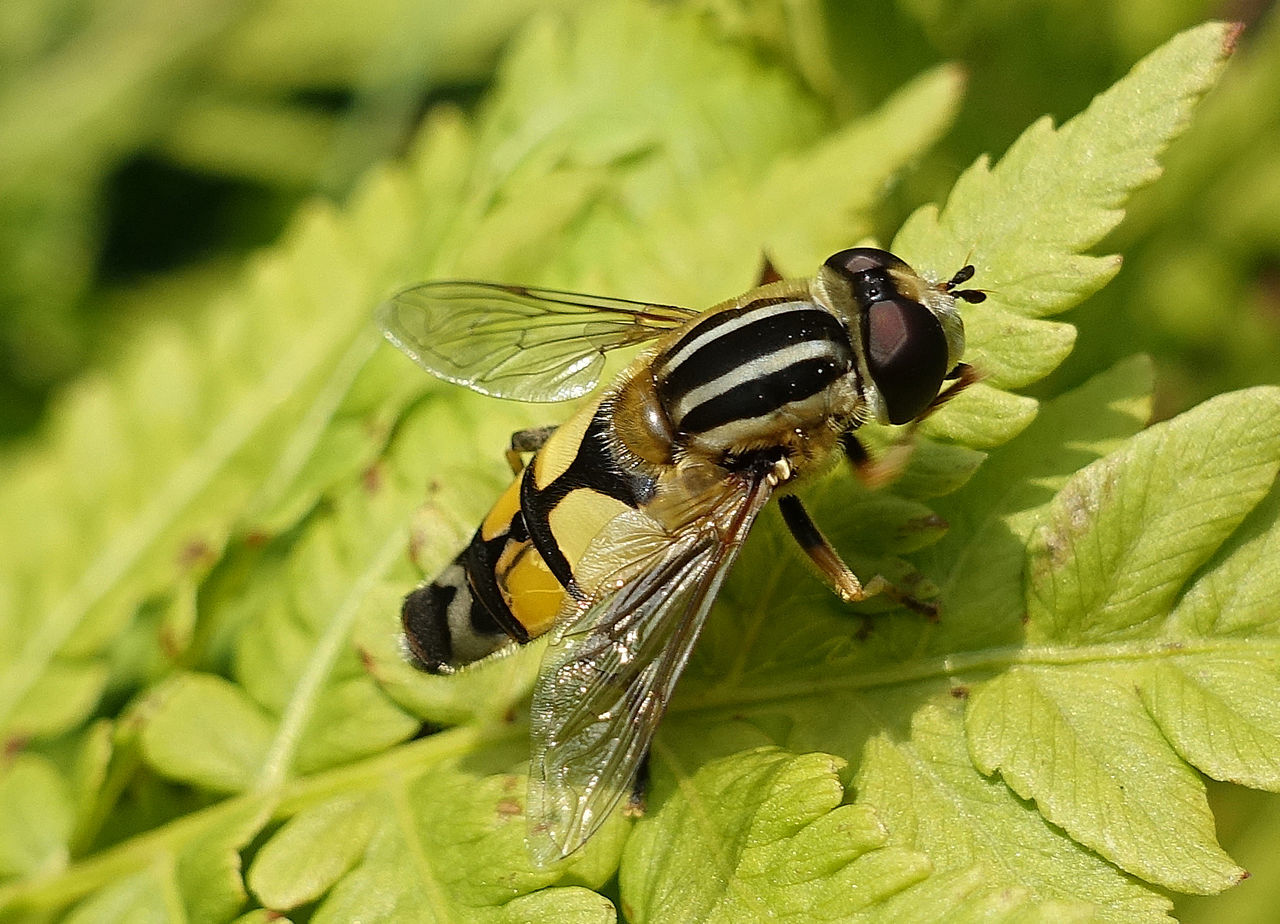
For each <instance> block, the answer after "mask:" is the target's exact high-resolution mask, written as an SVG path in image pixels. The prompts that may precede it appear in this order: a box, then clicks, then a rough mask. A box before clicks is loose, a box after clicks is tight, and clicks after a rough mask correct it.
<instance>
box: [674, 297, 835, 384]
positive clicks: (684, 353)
mask: <svg viewBox="0 0 1280 924" xmlns="http://www.w3.org/2000/svg"><path fill="white" fill-rule="evenodd" d="M813 310H815V306H814V304H813V302H780V303H779V304H776V305H760V306H759V307H757V308H752V309H751V310H750V311H746V312H743V313H742V314H741V315H740V316H738V317H736V318H734V319H733V320H732V321H725V322H724V323H723V324H719V325H717V326H716V327H713V328H712V329H711V330H706V331H702V332H701V333H699V334H698V336H696V337H694V338H693V340H691V341H689V342H688V343H686V344H685V345H684V346H683V347H681V348H680V351H679V352H678V353H676V354H674V355H672V356H668V357H667V360H666V362H664V363H663V364H662V366H663V368H662V370H661V373H662V375H663V376H670V375H671V374H672V373H673V372H675V371H676V369H678V368H679V367H680V365H681V364H682V363H683V362H684V361H685V360H687V359H688V358H689V357H690V356H692V355H693V354H694V353H696V352H697V351H698V350H699V349H701V348H702V347H704V346H706V345H707V344H708V343H710V342H711V341H713V340H715V339H716V338H718V337H723V336H724V335H725V334H730V333H733V332H734V331H735V330H737V329H738V328H740V327H745V326H746V325H748V324H750V323H752V322H753V321H758V320H760V318H762V317H767V316H770V315H775V314H786V313H788V312H791V311H813ZM817 310H820V309H817Z"/></svg>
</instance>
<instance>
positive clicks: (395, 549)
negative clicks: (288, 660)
mask: <svg viewBox="0 0 1280 924" xmlns="http://www.w3.org/2000/svg"><path fill="white" fill-rule="evenodd" d="M408 542H409V529H408V526H407V525H400V526H398V527H396V528H394V529H392V530H390V531H389V532H388V533H387V536H386V538H385V539H384V540H383V542H382V545H380V546H379V547H378V549H377V551H376V552H375V553H374V555H373V557H372V558H371V559H369V561H368V563H367V564H366V565H365V567H364V568H363V569H362V570H361V571H359V572H358V573H357V574H355V575H353V579H352V582H351V589H350V591H348V593H347V595H346V596H345V597H344V598H343V600H342V602H341V603H340V604H339V605H338V607H337V608H336V609H335V610H334V612H333V616H332V618H330V619H329V621H328V623H327V625H326V626H325V629H324V632H322V633H321V634H320V636H319V638H317V639H316V644H315V647H314V648H313V649H312V654H311V657H310V659H309V660H308V662H307V665H306V668H305V669H304V670H303V671H302V673H301V674H300V675H299V676H298V679H297V681H296V682H295V683H294V687H293V695H292V696H291V697H289V702H288V703H287V704H286V705H285V708H284V710H283V711H282V712H281V714H280V724H279V726H278V728H277V731H276V735H275V738H274V740H273V741H272V742H271V748H270V750H269V751H268V752H267V756H266V758H265V759H264V760H263V762H262V769H261V771H260V772H259V774H258V779H257V781H256V783H255V786H254V788H255V789H257V790H258V791H259V792H262V791H268V790H271V789H274V788H275V787H277V786H279V785H280V784H281V783H282V782H283V781H284V780H285V778H286V776H287V775H288V772H289V768H290V766H292V764H293V757H294V755H295V754H296V753H297V750H298V743H299V741H301V739H302V733H303V731H305V730H306V726H307V719H308V718H310V716H311V713H312V710H313V709H314V708H315V704H316V702H317V701H318V699H319V695H320V688H321V686H323V684H324V682H325V681H326V680H327V679H328V677H329V674H330V673H331V672H332V670H333V665H334V664H335V663H336V662H337V660H338V657H339V656H340V655H341V654H342V652H343V650H344V648H345V646H346V644H347V640H348V639H349V638H350V636H351V626H352V623H354V622H355V618H356V614H357V613H358V612H359V611H360V605H361V603H362V602H363V601H364V600H365V598H367V597H368V596H369V594H370V593H371V592H372V590H373V587H374V585H375V584H376V583H377V582H378V581H379V580H380V579H381V578H382V576H383V575H385V574H386V572H387V570H388V569H390V567H391V565H392V563H393V562H394V561H395V560H396V558H398V557H399V556H400V555H402V554H403V553H404V550H405V548H406V547H407V545H408Z"/></svg>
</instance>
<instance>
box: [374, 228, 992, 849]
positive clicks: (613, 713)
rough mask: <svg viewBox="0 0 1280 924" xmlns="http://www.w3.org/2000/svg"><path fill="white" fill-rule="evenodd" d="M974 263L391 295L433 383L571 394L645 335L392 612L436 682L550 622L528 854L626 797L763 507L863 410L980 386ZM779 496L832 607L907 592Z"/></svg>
mask: <svg viewBox="0 0 1280 924" xmlns="http://www.w3.org/2000/svg"><path fill="white" fill-rule="evenodd" d="M766 273H771V269H766ZM972 275H973V267H972V266H966V267H964V268H963V269H961V270H960V271H959V272H957V273H956V274H955V275H954V276H952V277H951V279H950V280H948V281H946V282H931V281H929V280H926V279H925V278H923V277H921V276H920V275H919V274H917V273H916V272H915V271H914V270H913V269H912V268H911V267H910V266H908V265H907V264H906V263H905V262H904V261H903V260H901V259H900V258H898V257H896V256H894V255H893V254H891V253H889V252H887V251H884V250H877V249H873V248H869V247H859V248H854V249H851V250H844V251H841V252H840V253H837V254H835V255H834V256H832V257H830V258H829V259H827V260H826V262H825V263H823V265H822V266H821V267H820V269H819V270H818V273H817V275H816V276H815V277H814V278H813V279H811V280H783V279H778V278H777V277H776V274H773V280H774V281H764V282H763V284H762V285H760V286H758V287H757V288H755V289H752V290H751V291H749V292H747V293H745V294H743V295H740V296H738V297H737V298H734V299H731V300H729V301H726V302H723V303H721V304H719V305H716V306H715V307H713V308H711V309H709V310H707V311H704V312H696V311H690V310H688V309H685V308H678V307H676V306H674V305H658V304H646V303H642V302H633V301H626V300H622V299H615V298H601V297H598V296H589V295H578V294H572V293H568V292H559V291H555V290H551V289H539V288H530V287H526V286H514V285H501V284H495V283H485V282H431V283H426V284H424V285H418V286H414V287H412V288H408V289H405V290H403V291H401V292H400V293H398V294H397V295H395V296H393V297H392V298H391V299H390V300H389V301H388V302H386V303H385V304H384V305H383V306H382V307H381V309H380V310H379V321H380V324H381V326H382V329H383V332H384V333H385V335H386V337H387V339H389V340H390V341H391V342H392V343H393V344H395V345H396V346H397V347H399V348H400V349H401V350H403V351H404V352H405V353H407V354H408V355H409V356H410V357H411V358H412V359H414V360H415V361H416V362H417V363H418V364H419V365H421V366H422V367H423V368H425V369H426V370H427V371H428V372H430V373H432V374H433V375H436V376H438V377H440V378H442V379H446V380H448V381H450V382H455V383H457V384H460V385H466V386H467V387H469V388H472V389H474V390H476V391H478V392H481V393H483V394H486V395H492V396H495V397H500V398H514V399H518V400H522V401H563V400H567V399H570V398H577V397H580V396H582V395H585V394H587V393H588V392H590V391H591V390H592V389H594V388H595V386H596V385H597V383H598V381H599V378H600V374H601V370H602V367H603V365H604V360H605V354H606V353H607V352H609V351H610V350H615V349H619V348H622V347H630V346H635V345H638V344H648V346H647V347H646V348H645V349H644V350H643V351H642V352H641V353H640V354H639V355H638V356H637V357H636V358H635V359H634V361H632V362H631V364H630V365H629V366H628V367H627V368H626V369H625V371H623V372H622V373H621V374H620V375H619V376H618V377H617V379H616V380H615V381H614V382H613V383H612V384H611V385H609V386H608V387H607V388H605V389H604V390H603V391H602V392H601V393H600V394H599V395H598V396H597V397H596V398H595V399H594V400H593V401H591V402H590V403H588V404H586V405H585V406H583V407H582V408H581V410H579V411H578V412H577V413H576V414H575V415H574V416H572V417H571V418H570V419H569V420H568V422H566V423H564V424H562V425H561V426H559V427H558V428H552V427H548V428H544V429H540V430H529V431H522V432H520V433H516V434H515V435H514V436H513V437H512V442H511V448H510V450H509V451H508V459H509V460H510V461H511V464H512V470H513V472H514V473H515V474H516V477H515V480H514V481H513V482H512V483H511V486H510V487H509V488H508V489H507V491H506V492H505V493H504V494H503V495H502V496H501V498H499V500H498V502H497V503H496V504H495V506H494V507H493V509H492V511H491V512H490V513H489V514H488V516H487V517H485V519H484V522H483V523H481V524H480V528H479V529H478V530H477V531H476V533H475V536H474V538H473V539H472V540H471V543H470V545H468V546H467V548H466V549H465V550H463V552H462V553H461V554H460V555H459V556H458V557H457V558H456V559H455V560H454V561H453V562H452V563H451V564H450V565H449V566H448V567H446V568H445V570H444V571H443V573H441V574H440V575H439V577H437V578H436V579H435V580H434V581H432V582H431V583H429V584H424V585H422V586H420V587H419V588H418V589H416V590H414V591H413V592H412V593H410V594H409V595H408V597H406V598H405V601H404V607H403V610H402V614H401V616H402V622H403V628H404V645H405V648H406V651H407V653H408V656H409V657H410V659H411V660H412V661H413V662H414V663H415V664H416V666H418V667H419V668H421V669H423V670H426V671H430V672H433V673H452V672H453V671H454V670H456V669H458V668H460V667H463V666H465V665H468V664H471V663H473V662H475V661H478V660H480V659H482V658H486V657H488V656H490V655H493V654H495V653H498V652H500V651H503V650H507V649H510V648H512V647H514V646H516V645H521V644H524V643H527V642H529V641H530V640H531V639H534V638H537V637H538V636H541V635H543V634H544V633H547V632H550V633H551V634H552V637H551V641H550V645H549V647H548V649H547V652H546V654H545V656H544V658H543V663H542V668H541V671H540V673H539V677H538V680H537V683H536V686H535V689H534V694H533V713H532V722H531V726H532V758H531V765H530V774H529V776H530V787H529V820H530V838H529V845H530V851H531V853H532V855H533V857H534V858H535V860H536V861H538V862H539V863H540V864H546V863H550V862H553V861H555V860H557V859H560V858H561V857H565V856H568V855H569V854H571V853H573V852H574V851H575V850H577V849H578V848H579V847H580V846H581V845H582V844H583V843H585V842H586V840H587V838H589V837H590V836H591V834H592V833H593V832H594V831H595V830H596V828H597V827H598V826H599V825H600V824H601V823H602V822H603V820H604V819H605V818H606V817H607V816H608V815H609V814H610V812H612V811H613V809H614V808H615V807H616V806H617V805H618V804H619V802H620V801H621V800H622V799H623V797H624V796H625V795H626V794H627V793H628V791H629V787H630V784H631V781H632V779H633V777H634V775H635V773H636V770H637V768H638V766H639V765H640V763H641V761H642V760H643V758H644V755H645V753H646V752H647V749H648V746H649V744H650V742H651V740H652V738H653V735H654V731H655V729H656V728H657V725H658V722H659V720H660V719H661V717H662V715H663V713H664V711H665V709H666V706H667V702H668V700H669V699H670V697H671V694H672V690H673V689H674V687H675V684H676V679H677V678H678V677H679V675H680V671H681V670H682V668H683V667H684V665H685V662H686V661H687V660H688V658H689V654H690V652H691V651H692V649H693V645H694V642H695V641H696V640H697V638H698V634H699V632H700V631H701V629H702V626H703V623H704V621H705V619H706V616H707V613H708V611H709V610H710V608H711V604H712V602H713V600H714V599H715V596H716V593H717V591H718V590H719V588H720V585H721V583H722V582H723V581H724V578H725V575H726V574H727V573H728V571H729V568H730V567H731V565H732V564H733V561H734V559H735V558H736V557H737V554H738V551H739V549H740V548H741V547H742V544H743V542H744V541H745V539H746V537H747V533H748V531H749V530H750V529H751V525H752V523H753V522H754V521H755V519H756V516H757V515H758V514H759V513H760V510H761V509H762V508H763V507H764V505H765V503H766V502H767V501H768V500H769V499H770V497H772V496H773V495H774V494H775V493H778V492H779V489H782V488H786V487H789V486H790V485H792V484H793V483H794V482H795V481H796V480H797V479H799V478H801V477H803V476H804V475H805V474H806V473H809V472H811V471H815V470H821V468H822V467H823V465H824V462H825V461H827V460H828V459H829V458H830V457H831V456H832V455H833V453H836V452H839V451H843V452H845V453H846V454H848V455H849V456H850V458H851V459H853V460H854V461H855V462H858V461H863V462H865V460H866V456H865V454H863V453H862V452H861V447H860V446H859V444H858V442H857V439H856V437H855V435H854V434H855V431H856V430H857V428H858V427H859V426H860V425H862V424H863V423H864V422H867V421H869V420H876V421H879V422H881V423H890V424H905V423H910V422H913V421H917V420H920V419H922V418H923V417H924V416H925V415H927V414H928V413H930V411H931V410H932V409H933V408H935V407H937V406H938V405H939V404H940V403H942V402H943V401H945V400H947V399H948V398H950V397H951V396H953V395H954V394H956V393H958V392H959V390H960V389H962V388H964V387H965V386H966V385H968V384H969V383H970V382H971V381H973V379H974V376H973V375H972V373H971V370H970V367H968V366H967V365H965V364H964V363H962V362H961V361H960V358H961V354H962V353H963V351H964V325H963V322H962V321H961V318H960V315H959V313H958V311H957V310H956V301H957V300H962V301H966V302H978V301H981V300H982V299H983V298H984V297H985V296H984V294H983V293H982V292H980V291H976V290H971V289H961V288H959V286H960V285H961V284H962V283H964V282H966V281H967V280H968V279H970V278H971V277H972ZM948 379H950V380H952V382H951V384H950V386H949V387H948V388H947V389H946V390H945V391H941V393H940V389H941V388H942V386H943V384H944V382H945V381H946V380H948ZM530 452H532V453H533V456H532V459H531V460H530V461H529V463H528V465H527V466H524V467H521V458H522V455H521V454H522V453H530ZM780 505H781V508H782V513H783V519H784V521H785V523H786V524H787V526H788V528H789V529H790V531H791V533H792V534H793V535H794V536H795V538H796V539H797V541H798V542H799V544H800V546H801V548H802V549H803V550H804V551H805V552H806V553H807V554H808V555H809V557H810V558H811V559H812V560H813V561H814V563H815V564H816V565H817V568H818V571H819V573H820V574H821V575H822V576H823V577H824V578H825V579H826V580H827V581H828V582H829V583H830V584H831V586H832V587H833V589H834V590H835V592H836V593H837V594H839V595H840V597H842V598H843V599H845V600H847V601H856V600H861V599H864V598H865V597H868V596H870V595H872V594H875V593H887V594H890V595H891V596H894V598H895V599H897V600H899V601H900V602H903V603H906V604H908V605H911V604H913V603H914V602H915V601H913V600H912V599H911V598H909V597H906V596H905V595H904V594H901V593H900V592H897V591H896V590H895V588H893V587H892V586H891V585H889V584H888V583H887V582H885V581H884V579H883V578H880V577H877V578H875V579H873V580H871V581H869V582H868V583H867V584H866V585H863V584H862V583H860V582H859V580H858V578H857V577H856V576H855V575H854V574H853V572H852V571H851V570H850V569H849V567H848V566H847V565H846V564H845V563H844V562H843V561H842V560H841V558H840V556H839V554H838V553H837V552H836V551H835V550H834V549H833V548H832V547H831V545H830V544H829V543H828V542H827V540H826V539H825V538H824V537H823V535H822V533H821V532H820V531H819V530H818V528H817V526H816V525H815V524H814V523H813V521H812V520H811V519H810V517H809V515H808V513H807V512H806V511H805V509H804V507H803V506H802V505H801V503H800V501H799V499H798V498H797V497H796V496H795V495H794V494H790V493H784V494H783V495H782V497H781V499H780ZM920 606H921V608H923V605H920Z"/></svg>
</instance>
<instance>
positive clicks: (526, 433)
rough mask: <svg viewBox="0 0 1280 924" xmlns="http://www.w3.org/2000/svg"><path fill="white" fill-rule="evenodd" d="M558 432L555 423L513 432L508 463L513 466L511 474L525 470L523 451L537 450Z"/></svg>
mask: <svg viewBox="0 0 1280 924" xmlns="http://www.w3.org/2000/svg"><path fill="white" fill-rule="evenodd" d="M555 432H556V427H555V424H551V425H550V426H546V427H530V428H529V429H528V430H517V431H516V432H515V433H512V434H511V448H510V449H508V450H507V464H508V465H510V466H511V474H513V475H519V474H520V472H522V471H523V470H524V459H522V458H521V454H522V453H526V452H537V451H538V450H539V449H541V448H542V446H543V444H544V443H546V441H547V440H548V439H550V437H551V434H552V433H555Z"/></svg>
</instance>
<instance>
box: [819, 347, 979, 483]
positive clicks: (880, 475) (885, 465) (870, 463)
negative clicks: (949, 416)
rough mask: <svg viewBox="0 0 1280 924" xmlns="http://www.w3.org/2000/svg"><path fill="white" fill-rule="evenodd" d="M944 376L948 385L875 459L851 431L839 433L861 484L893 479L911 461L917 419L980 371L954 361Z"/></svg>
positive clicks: (977, 379) (959, 388) (957, 391)
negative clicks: (948, 382) (948, 381)
mask: <svg viewBox="0 0 1280 924" xmlns="http://www.w3.org/2000/svg"><path fill="white" fill-rule="evenodd" d="M947 378H948V379H951V380H952V382H951V384H950V385H948V386H947V387H946V388H944V389H942V391H940V392H939V393H938V396H937V397H936V398H934V399H933V400H932V401H930V402H929V405H928V406H927V407H926V408H925V409H924V410H923V411H921V412H920V416H919V417H917V418H915V419H914V420H913V421H911V422H910V423H909V424H907V425H906V426H905V427H904V428H903V429H902V435H901V436H900V437H899V438H898V439H897V440H895V441H894V442H893V443H892V444H891V445H890V446H889V448H888V449H886V450H885V451H884V452H882V453H881V454H880V456H879V457H878V458H875V459H873V458H871V455H870V454H869V453H868V452H867V449H866V447H865V446H863V445H862V443H861V442H860V441H859V440H858V437H857V436H856V435H855V434H854V431H853V430H846V431H844V432H843V433H841V434H840V448H841V449H842V450H844V454H845V458H847V459H848V460H849V463H850V464H851V465H852V466H853V470H854V473H855V474H857V476H858V478H859V479H860V480H861V481H862V483H863V484H865V485H867V487H870V488H882V487H884V486H885V485H887V484H892V483H893V482H895V481H897V480H898V478H899V477H900V476H901V475H902V473H903V472H904V471H906V468H907V465H908V464H909V463H910V462H911V456H912V455H913V454H914V453H915V449H916V431H917V430H918V429H919V427H920V422H921V421H923V420H925V419H927V418H928V417H929V416H930V415H931V414H933V413H934V412H935V411H937V410H938V408H940V407H942V406H943V405H944V404H946V403H947V402H948V401H950V400H952V399H953V398H955V397H956V396H957V395H959V394H960V393H961V392H962V391H964V390H965V389H966V388H968V387H969V386H970V385H972V384H974V383H975V382H978V381H980V380H981V379H982V374H981V373H979V372H978V371H977V370H976V369H974V368H973V366H970V365H969V364H968V363H957V364H956V367H955V368H954V369H952V370H951V372H950V373H949V374H948V376H947Z"/></svg>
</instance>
